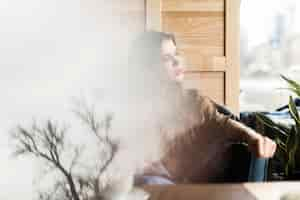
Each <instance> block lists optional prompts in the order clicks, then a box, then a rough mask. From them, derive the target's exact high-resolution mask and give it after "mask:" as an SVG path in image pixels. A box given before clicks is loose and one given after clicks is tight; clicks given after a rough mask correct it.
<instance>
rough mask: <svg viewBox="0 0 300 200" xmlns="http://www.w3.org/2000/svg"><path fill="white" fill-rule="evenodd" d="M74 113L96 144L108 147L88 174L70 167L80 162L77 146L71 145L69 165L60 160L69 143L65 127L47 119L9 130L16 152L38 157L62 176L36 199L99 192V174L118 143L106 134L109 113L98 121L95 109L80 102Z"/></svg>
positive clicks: (77, 198) (70, 199) (77, 199)
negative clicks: (96, 141)
mask: <svg viewBox="0 0 300 200" xmlns="http://www.w3.org/2000/svg"><path fill="white" fill-rule="evenodd" d="M75 113H76V115H77V116H78V117H79V118H80V119H81V120H82V121H83V122H84V123H85V124H86V125H88V127H89V128H90V129H91V131H92V132H93V134H94V135H95V136H96V137H97V139H98V142H99V144H100V145H99V146H101V147H103V148H105V149H106V150H107V151H106V152H107V156H105V157H104V158H102V157H101V158H99V160H97V161H96V163H95V170H96V173H94V175H91V176H82V175H78V174H76V173H74V171H73V169H74V168H75V167H76V166H77V165H78V164H79V162H78V160H79V158H80V155H81V149H80V148H79V147H74V148H72V149H71V151H73V157H72V158H71V162H70V164H69V165H67V164H65V163H64V162H63V160H64V159H63V153H64V151H65V150H68V151H70V147H69V146H68V145H66V139H65V138H66V133H67V129H66V128H65V127H60V126H59V125H58V124H57V123H55V122H54V121H51V120H48V121H47V122H46V123H45V124H44V125H38V124H37V123H33V125H32V126H31V127H30V128H24V127H22V126H18V127H17V128H16V130H15V131H13V132H12V138H13V140H14V141H15V142H16V143H17V145H16V150H15V154H14V155H15V156H23V155H30V156H33V157H35V158H38V159H41V160H43V161H45V163H46V164H47V165H48V166H49V167H51V169H53V170H56V171H58V172H60V173H61V174H62V176H63V179H62V180H59V181H56V183H55V184H54V186H53V189H52V191H51V192H42V193H40V195H39V200H56V199H57V200H58V199H59V200H87V199H90V198H91V197H100V196H101V194H100V193H101V191H99V189H98V186H99V181H100V180H99V179H100V178H99V177H100V175H101V174H102V173H103V172H104V171H105V170H106V169H107V167H108V166H109V164H110V163H111V162H112V160H113V158H114V156H115V154H116V152H117V150H118V144H117V143H116V142H115V141H113V140H112V139H111V138H110V137H109V130H110V127H111V121H112V115H107V116H106V117H105V118H104V120H102V121H98V120H97V118H96V113H95V111H94V110H92V109H89V107H88V106H86V105H81V106H80V107H79V109H77V110H76V111H75Z"/></svg>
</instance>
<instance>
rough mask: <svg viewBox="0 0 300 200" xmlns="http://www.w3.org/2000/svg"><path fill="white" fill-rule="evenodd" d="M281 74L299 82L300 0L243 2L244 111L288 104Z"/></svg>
mask: <svg viewBox="0 0 300 200" xmlns="http://www.w3.org/2000/svg"><path fill="white" fill-rule="evenodd" d="M280 74H284V75H286V76H288V77H290V78H292V79H294V80H298V81H300V1H298V0H285V1H282V0H242V2H241V95H240V103H241V105H240V107H241V111H254V110H256V111H257V110H260V111H262V110H264V111H273V110H274V109H276V108H278V107H279V106H281V105H283V104H286V103H287V100H288V96H289V92H288V91H287V90H283V89H279V88H284V87H285V86H286V85H285V82H284V81H282V80H281V78H280Z"/></svg>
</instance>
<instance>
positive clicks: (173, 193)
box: [144, 182, 300, 200]
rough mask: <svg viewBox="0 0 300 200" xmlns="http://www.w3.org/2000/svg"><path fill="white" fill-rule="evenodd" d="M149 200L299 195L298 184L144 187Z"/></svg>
mask: <svg viewBox="0 0 300 200" xmlns="http://www.w3.org/2000/svg"><path fill="white" fill-rule="evenodd" d="M144 189H145V190H146V191H148V192H149V193H150V194H151V197H150V200H229V199H230V200H262V199H263V200H280V197H281V196H283V195H284V194H286V193H288V192H293V193H298V194H300V182H272V183H241V184H203V185H174V186H159V185H157V186H147V187H144Z"/></svg>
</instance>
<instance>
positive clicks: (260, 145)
mask: <svg viewBox="0 0 300 200" xmlns="http://www.w3.org/2000/svg"><path fill="white" fill-rule="evenodd" d="M248 145H249V146H248V148H249V150H250V151H251V152H252V153H254V154H255V155H256V156H257V157H259V158H271V157H273V156H274V154H275V151H276V143H275V142H274V141H273V140H271V139H270V138H268V137H265V136H262V135H260V134H258V133H256V134H255V135H252V136H251V138H250V140H248Z"/></svg>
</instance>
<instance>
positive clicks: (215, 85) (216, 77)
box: [183, 72, 225, 105]
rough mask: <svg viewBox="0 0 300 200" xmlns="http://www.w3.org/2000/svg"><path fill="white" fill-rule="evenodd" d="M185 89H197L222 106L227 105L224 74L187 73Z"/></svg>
mask: <svg viewBox="0 0 300 200" xmlns="http://www.w3.org/2000/svg"><path fill="white" fill-rule="evenodd" d="M183 86H184V88H185V89H196V90H198V91H199V92H200V93H201V94H203V95H205V96H209V97H210V98H212V99H213V100H215V101H216V102H218V103H220V104H223V105H224V104H225V102H224V96H225V93H224V92H225V90H224V87H225V75H224V72H201V73H187V74H186V79H185V81H184V84H183Z"/></svg>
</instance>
